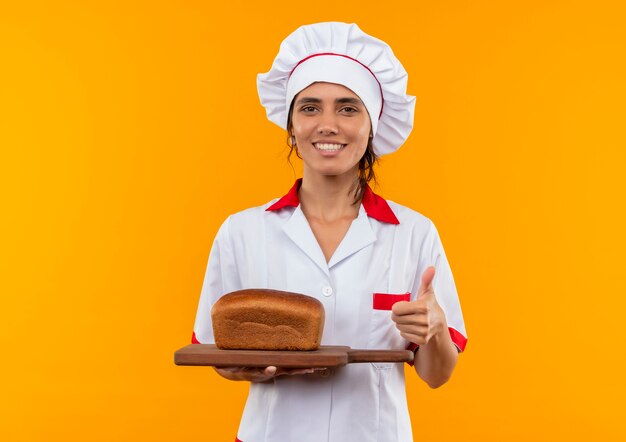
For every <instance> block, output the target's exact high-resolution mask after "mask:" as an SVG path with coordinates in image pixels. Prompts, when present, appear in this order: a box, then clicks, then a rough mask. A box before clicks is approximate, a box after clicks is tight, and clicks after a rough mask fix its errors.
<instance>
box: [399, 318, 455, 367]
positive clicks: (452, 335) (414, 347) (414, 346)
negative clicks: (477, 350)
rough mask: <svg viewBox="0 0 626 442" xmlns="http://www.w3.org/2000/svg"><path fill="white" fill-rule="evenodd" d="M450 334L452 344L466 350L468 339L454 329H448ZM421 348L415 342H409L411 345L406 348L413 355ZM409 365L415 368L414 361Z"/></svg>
mask: <svg viewBox="0 0 626 442" xmlns="http://www.w3.org/2000/svg"><path fill="white" fill-rule="evenodd" d="M448 333H450V338H451V339H452V342H454V344H456V346H457V347H459V349H460V350H461V351H463V350H465V344H467V338H466V337H465V336H463V335H462V334H461V333H460V332H458V331H457V330H455V329H453V328H452V327H448ZM419 348H420V346H419V345H417V344H415V343H413V342H409V345H407V346H406V349H407V350H411V351H412V352H413V353H415V352H416V351H417V350H418V349H419ZM407 364H409V365H410V366H411V367H413V361H409V362H407Z"/></svg>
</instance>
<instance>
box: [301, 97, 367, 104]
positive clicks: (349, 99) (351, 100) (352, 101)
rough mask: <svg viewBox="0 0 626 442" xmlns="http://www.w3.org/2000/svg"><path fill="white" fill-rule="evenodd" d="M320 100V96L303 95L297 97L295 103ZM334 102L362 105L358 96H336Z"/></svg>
mask: <svg viewBox="0 0 626 442" xmlns="http://www.w3.org/2000/svg"><path fill="white" fill-rule="evenodd" d="M321 102H322V100H321V99H320V98H315V97H303V98H300V99H298V101H297V102H296V104H297V105H300V104H305V103H315V104H319V103H321ZM335 103H337V104H345V103H349V104H356V105H361V106H364V104H363V102H362V101H361V100H359V99H358V98H352V97H344V98H337V99H335Z"/></svg>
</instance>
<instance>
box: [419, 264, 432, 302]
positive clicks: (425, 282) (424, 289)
mask: <svg viewBox="0 0 626 442" xmlns="http://www.w3.org/2000/svg"><path fill="white" fill-rule="evenodd" d="M433 279H435V267H434V266H430V267H428V268H426V270H424V273H422V285H421V286H420V290H419V293H418V297H419V296H424V295H425V294H427V293H432V292H433Z"/></svg>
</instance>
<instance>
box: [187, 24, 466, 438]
mask: <svg viewBox="0 0 626 442" xmlns="http://www.w3.org/2000/svg"><path fill="white" fill-rule="evenodd" d="M406 81H407V75H406V72H405V71H404V69H403V68H402V65H401V64H400V62H399V61H398V60H397V59H396V58H395V56H394V55H393V53H392V51H391V49H390V48H389V46H387V45H386V44H385V43H383V42H382V41H380V40H378V39H375V38H373V37H371V36H369V35H367V34H365V33H363V32H362V31H361V30H360V29H359V28H358V27H357V26H356V25H354V24H352V25H348V24H344V23H318V24H314V25H309V26H303V27H301V28H299V29H298V30H296V31H295V32H294V33H292V34H291V35H290V36H288V37H287V38H286V39H285V41H284V42H283V43H282V45H281V49H280V51H279V54H278V56H277V57H276V60H275V61H274V64H273V66H272V69H271V70H270V71H269V72H268V73H266V74H261V75H259V78H258V89H259V95H260V98H261V103H262V104H263V106H265V108H266V110H267V114H268V118H269V119H270V120H271V121H273V122H275V123H277V124H279V125H280V126H281V127H283V128H285V129H286V130H287V132H288V135H289V137H290V145H291V148H292V149H293V150H295V151H296V154H297V155H298V156H299V157H300V158H301V159H302V161H303V164H304V168H303V176H302V178H301V179H298V180H297V181H296V183H295V184H294V185H293V187H292V188H291V190H289V192H287V194H285V195H284V196H283V197H282V198H277V199H274V200H272V201H270V202H268V203H267V204H265V205H263V206H260V207H254V208H251V209H248V210H244V211H242V212H239V213H236V214H234V215H231V216H230V217H228V219H226V221H225V222H224V223H223V225H222V226H221V228H220V230H219V232H218V234H217V236H216V238H215V242H214V244H213V248H212V250H211V254H210V256H209V262H208V266H207V272H206V276H205V280H204V285H203V288H202V293H201V297H200V303H199V307H198V313H197V317H196V323H195V327H194V335H193V342H196V343H213V342H214V341H213V335H212V325H211V317H210V311H211V307H212V305H213V304H214V303H215V302H216V301H217V299H219V298H220V297H221V296H222V295H224V294H226V293H229V292H231V291H235V290H241V289H245V288H271V289H277V290H284V291H290V292H296V293H303V294H307V295H309V296H314V297H315V298H317V299H319V300H320V301H321V302H322V304H323V305H324V309H325V313H326V319H325V321H326V322H325V325H324V334H323V336H322V345H347V346H350V347H352V348H370V349H394V348H396V349H397V348H405V347H406V348H411V349H412V350H414V351H415V358H414V361H413V364H412V365H414V367H415V371H416V372H417V374H418V375H419V376H420V377H421V378H422V379H423V380H424V381H425V382H426V383H427V384H428V385H430V386H431V387H433V388H435V387H438V386H440V385H442V384H443V383H445V382H446V381H447V380H448V379H449V377H450V376H451V374H452V371H453V369H454V367H455V365H456V362H457V357H458V353H459V352H461V351H462V350H463V349H464V347H465V343H466V341H467V339H466V333H465V327H464V323H463V317H462V314H461V309H460V305H459V301H458V297H457V293H456V288H455V285H454V280H453V277H452V273H451V270H450V266H449V264H448V261H447V259H446V255H445V253H444V250H443V247H442V244H441V241H440V239H439V235H438V233H437V230H436V228H435V226H434V225H433V223H432V222H431V221H430V220H429V219H428V218H426V217H424V216H423V215H420V214H419V213H417V212H415V211H413V210H411V209H409V208H407V207H404V206H401V205H400V204H397V203H394V202H392V201H386V200H385V199H383V198H381V197H380V196H378V195H376V194H375V193H374V192H373V191H372V190H371V188H370V186H369V184H368V182H369V181H370V180H371V179H372V178H373V177H374V170H373V166H374V163H375V160H376V158H377V157H378V156H380V155H382V154H387V153H391V152H393V151H395V150H396V149H397V148H399V147H400V145H402V143H403V142H404V140H405V139H406V137H407V136H408V134H409V133H410V130H411V128H412V125H413V109H414V97H411V96H408V95H406ZM414 183H415V180H411V183H410V184H414ZM407 184H409V183H407ZM217 371H218V373H220V374H221V375H222V376H223V377H225V378H227V379H231V380H246V381H250V382H251V384H250V392H249V396H248V401H247V403H246V407H245V410H244V413H243V417H242V420H241V424H240V428H239V433H238V439H237V440H239V441H241V442H258V441H268V442H269V441H280V442H285V441H312V442H313V441H314V442H321V441H411V440H412V432H411V424H410V419H409V414H408V409H407V403H406V394H405V385H404V368H403V366H402V364H394V363H371V364H349V365H347V366H345V367H342V368H339V369H335V370H328V369H327V370H321V371H314V370H312V369H311V370H285V369H282V368H280V367H267V368H265V369H253V368H247V367H232V368H228V369H217Z"/></svg>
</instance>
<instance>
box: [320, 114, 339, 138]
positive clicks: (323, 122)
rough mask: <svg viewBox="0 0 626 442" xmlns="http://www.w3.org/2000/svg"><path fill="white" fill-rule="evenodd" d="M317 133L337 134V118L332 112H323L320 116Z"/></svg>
mask: <svg viewBox="0 0 626 442" xmlns="http://www.w3.org/2000/svg"><path fill="white" fill-rule="evenodd" d="M317 131H318V132H319V133H320V134H323V135H329V134H337V133H339V126H338V125H337V117H336V115H335V113H334V112H324V113H323V114H322V115H321V116H320V120H319V124H318V127H317Z"/></svg>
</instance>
